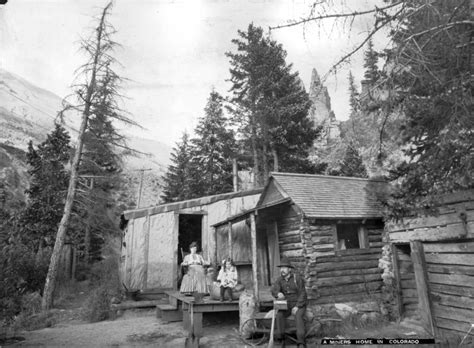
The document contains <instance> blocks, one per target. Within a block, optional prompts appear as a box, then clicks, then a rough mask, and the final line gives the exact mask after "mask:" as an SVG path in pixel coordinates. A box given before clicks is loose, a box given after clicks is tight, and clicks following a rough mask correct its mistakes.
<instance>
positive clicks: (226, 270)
mask: <svg viewBox="0 0 474 348" xmlns="http://www.w3.org/2000/svg"><path fill="white" fill-rule="evenodd" d="M217 281H218V282H220V287H221V289H220V290H221V298H220V301H221V302H223V301H224V296H225V293H226V292H227V294H228V296H229V302H231V301H232V289H233V288H235V286H236V285H237V269H236V268H235V265H234V262H233V261H232V259H231V258H230V257H228V258H227V259H225V260H224V261H222V268H221V270H220V271H219V275H218V276H217Z"/></svg>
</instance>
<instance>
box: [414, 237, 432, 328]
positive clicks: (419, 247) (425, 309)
mask: <svg viewBox="0 0 474 348" xmlns="http://www.w3.org/2000/svg"><path fill="white" fill-rule="evenodd" d="M410 248H411V258H412V261H413V269H414V271H415V281H416V289H417V292H418V300H419V304H420V310H421V315H422V317H423V320H424V323H425V325H426V328H427V329H428V330H429V331H431V333H432V334H433V335H434V336H438V334H437V328H436V324H435V322H434V318H433V314H432V304H431V300H430V293H429V288H428V276H427V274H426V264H425V257H424V256H425V255H424V252H423V244H421V242H410Z"/></svg>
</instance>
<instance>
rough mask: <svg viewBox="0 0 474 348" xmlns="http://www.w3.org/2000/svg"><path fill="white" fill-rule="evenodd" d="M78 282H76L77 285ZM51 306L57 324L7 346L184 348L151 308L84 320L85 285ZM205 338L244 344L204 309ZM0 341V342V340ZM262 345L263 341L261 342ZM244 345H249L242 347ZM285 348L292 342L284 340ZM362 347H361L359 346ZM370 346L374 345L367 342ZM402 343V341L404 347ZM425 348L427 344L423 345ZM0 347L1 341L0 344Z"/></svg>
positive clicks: (359, 331) (234, 329)
mask: <svg viewBox="0 0 474 348" xmlns="http://www.w3.org/2000/svg"><path fill="white" fill-rule="evenodd" d="M79 285H80V284H79ZM76 289H77V291H76V292H75V294H73V295H69V296H68V297H66V298H65V299H64V300H63V301H61V303H59V305H58V306H57V307H59V308H57V309H55V311H57V317H58V318H60V319H59V320H57V322H56V324H54V325H53V326H52V327H49V328H44V329H40V330H35V331H19V332H16V333H15V335H14V336H16V337H18V338H19V339H21V341H16V342H13V341H10V342H7V344H6V345H7V346H11V347H184V344H185V340H186V332H185V331H184V330H183V327H182V324H181V323H179V322H177V323H168V324H164V323H163V322H162V321H161V319H158V318H156V312H155V310H153V309H141V310H139V309H135V310H127V311H125V312H124V313H123V314H122V315H120V316H119V317H118V318H117V319H115V320H107V321H102V322H98V323H88V322H85V321H84V320H82V319H81V315H80V313H81V310H82V307H83V306H84V303H85V299H86V297H87V294H88V292H87V290H86V288H84V287H83V288H82V289H81V286H78V288H76ZM203 326H204V335H205V337H203V338H201V340H200V347H203V348H211V347H212V348H214V347H215V348H217V347H219V348H220V347H229V348H233V347H246V345H245V344H244V342H243V341H242V340H241V339H240V336H239V332H238V328H239V316H238V313H237V312H232V313H229V312H227V313H208V314H206V315H205V316H204V320H203ZM337 336H338V338H368V337H376V338H377V337H378V338H381V337H385V338H428V337H429V335H428V333H426V332H425V331H424V330H423V328H421V327H420V326H419V325H417V323H416V322H414V321H402V322H401V323H385V324H384V325H379V326H378V327H377V328H374V327H344V328H343V330H341V332H339V334H338V335H337ZM321 338H322V337H312V338H311V339H310V340H309V342H308V343H309V344H308V346H309V347H315V346H318V345H319V343H320V340H321ZM0 344H1V343H0ZM264 346H265V345H264ZM247 347H248V346H247ZM287 347H291V345H290V344H287ZM360 347H362V346H360ZM370 347H375V346H373V345H372V346H370ZM404 347H407V346H404ZM425 347H426V346H425ZM0 348H1V345H0Z"/></svg>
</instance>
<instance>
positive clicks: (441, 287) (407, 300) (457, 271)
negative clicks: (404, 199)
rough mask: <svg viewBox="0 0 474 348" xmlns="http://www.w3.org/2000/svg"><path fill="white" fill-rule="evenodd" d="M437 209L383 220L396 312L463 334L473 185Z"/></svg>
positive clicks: (470, 295) (472, 277)
mask: <svg viewBox="0 0 474 348" xmlns="http://www.w3.org/2000/svg"><path fill="white" fill-rule="evenodd" d="M435 209H436V214H435V215H433V214H429V215H424V214H418V215H415V214H414V216H412V217H406V218H404V219H403V220H402V221H389V222H388V223H387V230H388V232H389V238H390V245H391V251H392V252H391V256H392V263H393V273H394V276H395V280H396V281H395V284H396V286H397V289H396V290H397V291H396V294H397V301H396V302H397V305H398V312H399V315H400V316H406V317H420V319H421V321H422V323H423V324H424V326H425V328H426V329H427V330H428V331H429V332H431V333H432V334H433V335H435V336H439V337H444V338H445V337H449V336H457V337H464V336H465V335H466V333H467V332H468V331H469V330H470V329H471V325H472V324H473V323H474V190H467V191H462V192H456V193H452V194H448V195H444V196H442V197H440V199H439V203H438V206H437V207H436V208H435ZM472 331H474V330H472ZM472 331H471V332H472ZM469 339H470V340H472V339H473V337H472V336H471V337H470V338H469Z"/></svg>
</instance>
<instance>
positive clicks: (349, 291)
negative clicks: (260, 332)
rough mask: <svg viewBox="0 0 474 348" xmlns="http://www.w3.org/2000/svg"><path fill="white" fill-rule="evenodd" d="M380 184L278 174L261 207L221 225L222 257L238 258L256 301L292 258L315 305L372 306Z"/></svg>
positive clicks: (377, 280)
mask: <svg viewBox="0 0 474 348" xmlns="http://www.w3.org/2000/svg"><path fill="white" fill-rule="evenodd" d="M386 191H387V184H386V183H385V182H384V181H380V180H369V179H360V178H348V177H338V176H323V175H308V174H291V173H272V174H271V176H270V178H269V182H268V184H267V185H266V186H265V188H264V190H263V193H262V195H261V197H260V199H259V201H258V203H257V205H256V206H255V207H254V208H253V209H250V210H248V211H246V212H243V213H240V214H238V215H236V216H232V217H230V218H228V219H225V220H222V221H220V222H218V223H216V224H214V228H215V229H216V233H215V235H216V245H217V248H216V258H217V259H221V258H224V257H227V256H231V257H233V258H234V260H235V261H236V264H237V267H238V273H239V277H240V278H241V279H240V280H241V282H242V283H243V284H245V285H246V287H248V288H253V291H254V294H255V296H257V298H258V297H259V296H260V295H261V291H259V290H261V289H265V288H268V287H269V286H270V285H271V284H272V282H273V281H274V280H275V278H276V277H277V276H278V275H279V274H278V268H277V266H278V264H279V261H280V258H281V257H287V258H288V259H289V260H290V261H291V262H292V264H293V265H294V266H295V268H296V271H297V272H299V273H300V274H302V275H303V276H304V277H305V282H306V289H307V293H308V299H309V302H310V304H313V305H319V304H329V303H331V304H334V303H337V302H351V301H356V302H364V301H367V302H370V301H373V300H374V298H375V297H376V296H378V295H380V291H381V287H382V284H383V282H382V278H381V269H380V268H378V261H379V258H380V256H381V250H382V249H381V247H382V232H383V229H384V222H383V219H382V203H381V202H382V199H383V198H384V197H385V195H386Z"/></svg>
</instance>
